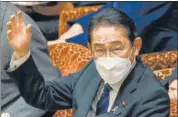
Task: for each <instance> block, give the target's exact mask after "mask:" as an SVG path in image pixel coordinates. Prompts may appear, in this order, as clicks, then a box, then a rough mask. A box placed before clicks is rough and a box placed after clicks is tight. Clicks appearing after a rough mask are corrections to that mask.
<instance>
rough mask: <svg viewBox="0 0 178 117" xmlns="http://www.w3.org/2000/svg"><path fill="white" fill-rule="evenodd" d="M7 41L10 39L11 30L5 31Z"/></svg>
mask: <svg viewBox="0 0 178 117" xmlns="http://www.w3.org/2000/svg"><path fill="white" fill-rule="evenodd" d="M7 39H8V40H11V39H12V30H7Z"/></svg>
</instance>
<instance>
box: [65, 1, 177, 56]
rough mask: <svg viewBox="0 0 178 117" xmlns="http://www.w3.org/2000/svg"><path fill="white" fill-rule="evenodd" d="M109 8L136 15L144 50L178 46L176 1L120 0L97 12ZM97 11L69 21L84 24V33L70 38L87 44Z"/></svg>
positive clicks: (143, 51)
mask: <svg viewBox="0 0 178 117" xmlns="http://www.w3.org/2000/svg"><path fill="white" fill-rule="evenodd" d="M105 8H116V9H119V10H122V11H123V12H125V13H126V14H127V15H128V16H130V17H131V18H132V20H133V21H134V22H135V25H136V28H137V36H141V37H142V39H143V46H142V49H141V53H151V52H157V51H168V50H177V30H178V22H177V20H178V15H177V13H178V7H177V6H176V3H175V2H165V1H164V2H145V1H144V2H143V1H137V2H128V1H127V2H123V1H120V2H119V1H117V2H110V3H107V4H106V5H105V6H104V7H102V8H101V9H99V10H98V11H97V12H100V11H101V10H103V9H105ZM97 12H93V13H90V14H88V15H85V16H83V17H82V18H79V19H77V20H74V21H72V22H69V24H70V25H71V24H74V23H79V24H81V26H82V27H83V29H84V33H83V34H82V35H78V36H75V37H72V38H69V39H68V40H67V41H68V42H74V43H78V44H82V45H86V43H87V42H88V27H89V22H90V19H91V18H92V16H93V15H95V14H96V13H97ZM165 22H166V23H165ZM84 35H85V36H84Z"/></svg>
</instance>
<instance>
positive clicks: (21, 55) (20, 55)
mask: <svg viewBox="0 0 178 117" xmlns="http://www.w3.org/2000/svg"><path fill="white" fill-rule="evenodd" d="M27 54H28V51H27V52H23V53H19V52H16V51H14V56H15V58H16V59H20V58H22V57H24V56H25V55H27Z"/></svg>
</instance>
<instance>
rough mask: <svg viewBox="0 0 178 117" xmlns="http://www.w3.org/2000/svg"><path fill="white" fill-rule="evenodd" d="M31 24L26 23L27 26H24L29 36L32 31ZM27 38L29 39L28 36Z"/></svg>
mask: <svg viewBox="0 0 178 117" xmlns="http://www.w3.org/2000/svg"><path fill="white" fill-rule="evenodd" d="M31 30H32V25H31V24H28V25H27V26H26V35H27V36H29V37H30V36H31V33H32V31H31ZM29 39H31V38H29Z"/></svg>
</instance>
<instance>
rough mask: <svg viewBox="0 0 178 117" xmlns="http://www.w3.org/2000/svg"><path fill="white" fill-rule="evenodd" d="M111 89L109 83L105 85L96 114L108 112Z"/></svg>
mask: <svg viewBox="0 0 178 117" xmlns="http://www.w3.org/2000/svg"><path fill="white" fill-rule="evenodd" d="M111 89H112V88H111V87H110V86H109V84H105V85H104V89H103V92H102V94H101V97H100V100H99V101H98V103H97V109H96V116H97V115H100V114H103V113H106V112H107V109H108V106H109V92H110V90H111Z"/></svg>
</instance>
